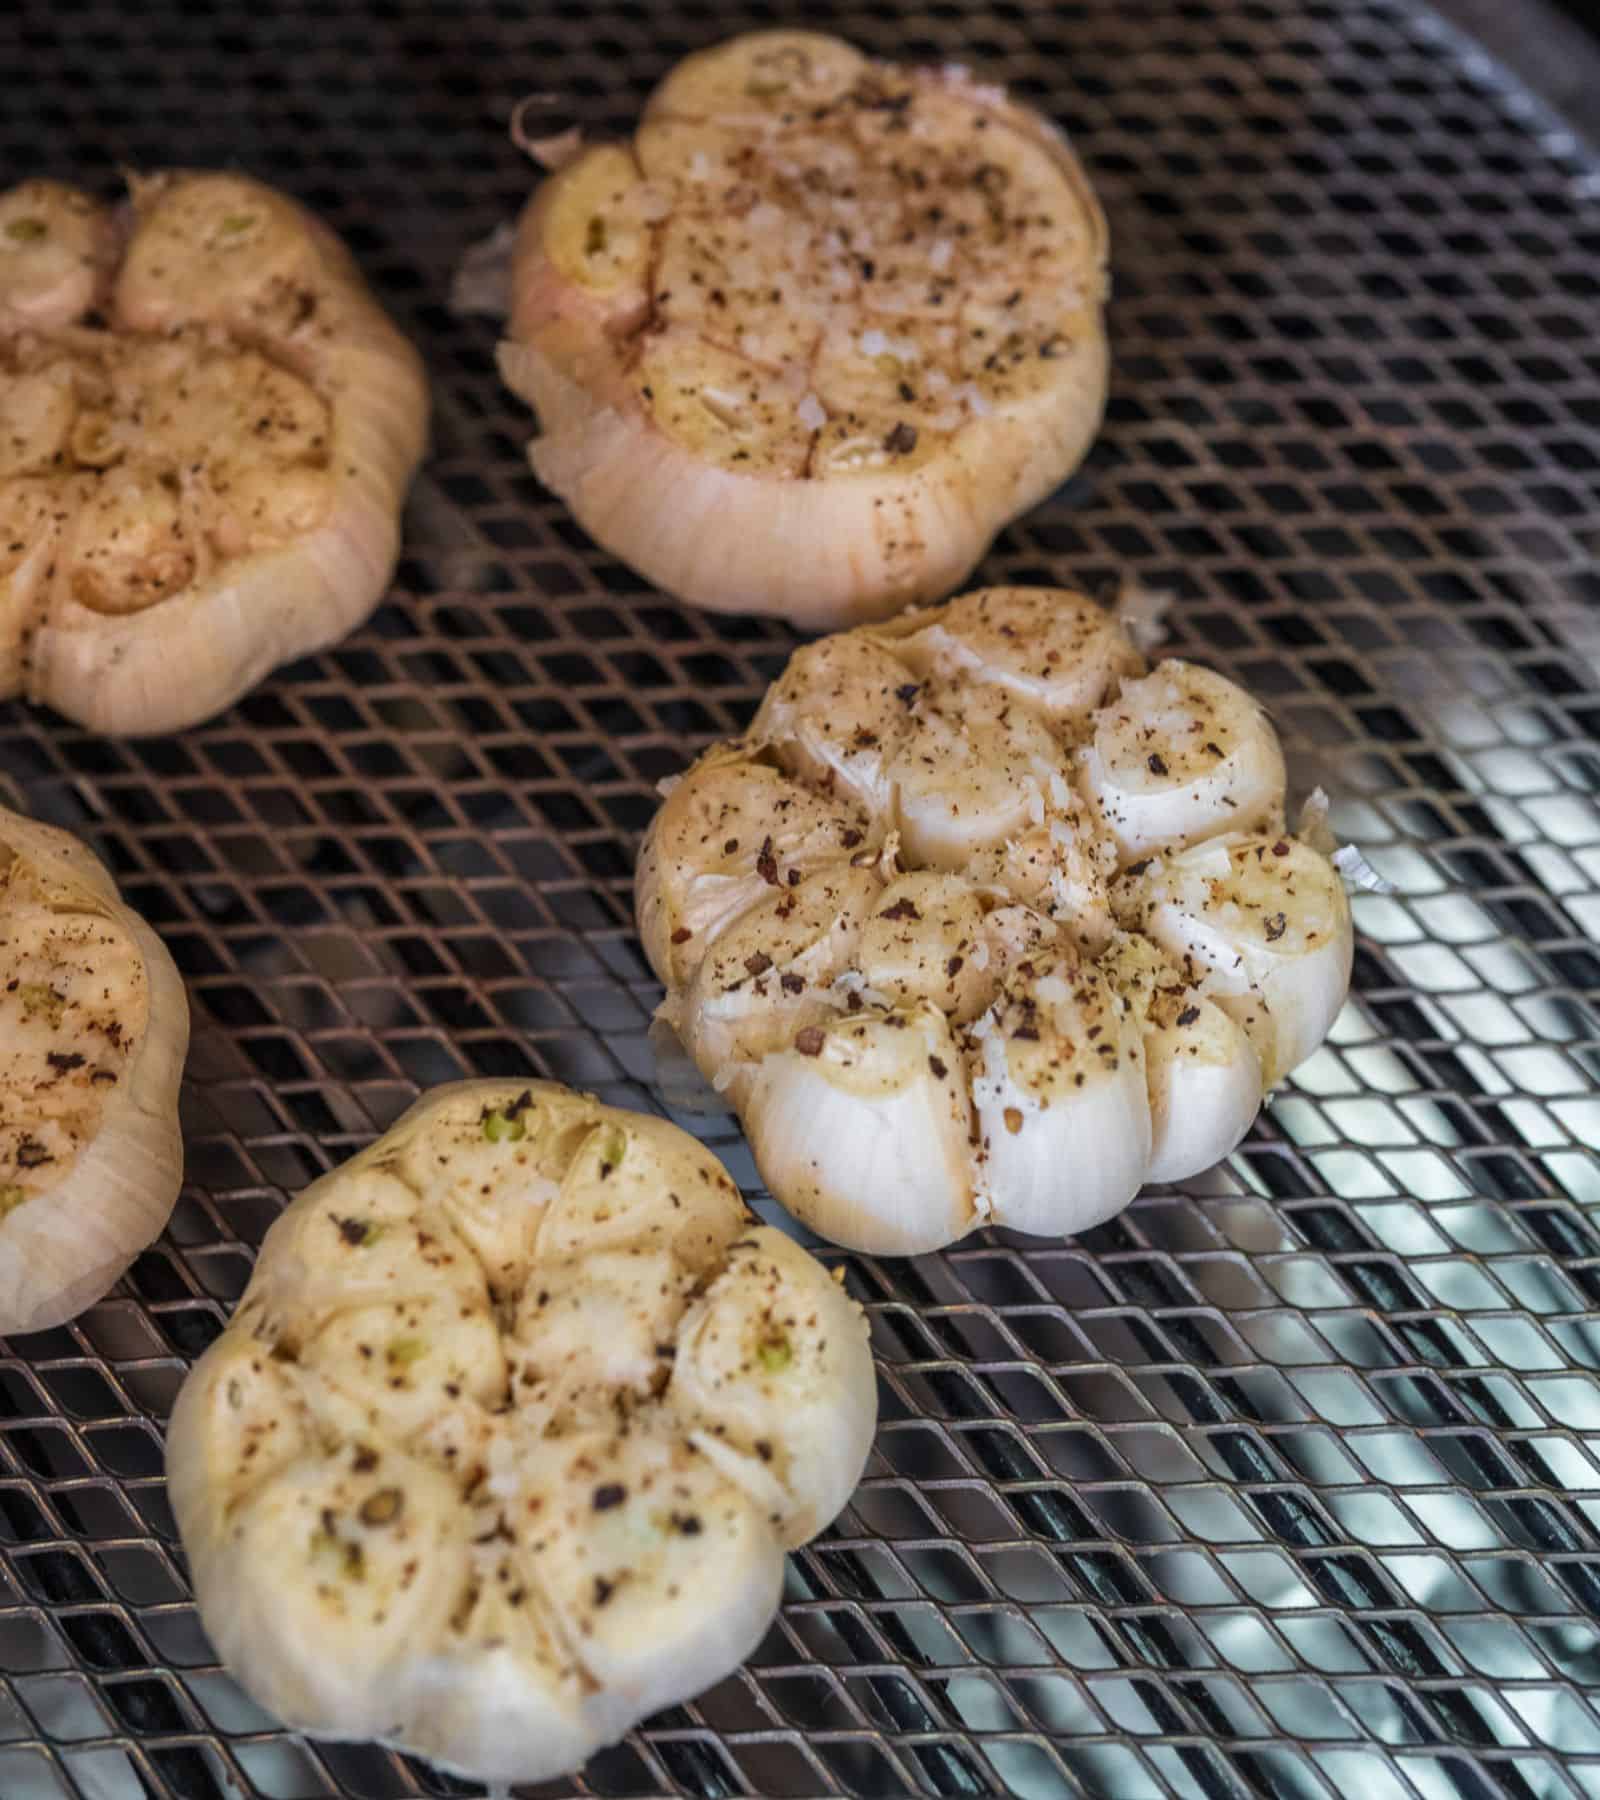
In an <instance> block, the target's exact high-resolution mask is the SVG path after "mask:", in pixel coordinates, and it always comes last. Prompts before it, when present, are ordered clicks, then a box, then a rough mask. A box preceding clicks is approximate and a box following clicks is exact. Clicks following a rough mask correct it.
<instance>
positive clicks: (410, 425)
mask: <svg viewBox="0 0 1600 1800" xmlns="http://www.w3.org/2000/svg"><path fill="white" fill-rule="evenodd" d="M130 185H131V194H132V203H131V216H130V218H129V220H128V221H127V222H126V223H125V224H123V223H119V222H118V221H117V220H116V219H114V217H113V215H112V214H111V212H110V211H109V210H108V209H106V208H104V207H102V206H100V205H99V204H98V203H97V202H95V201H94V200H92V199H91V198H90V197H89V196H87V195H85V194H82V193H80V192H78V191H76V190H75V189H71V188H66V187H61V186H59V185H57V184H53V183H47V182H28V183H24V184H23V185H22V186H21V187H18V188H13V189H10V190H8V191H7V192H6V193H4V194H0V414H3V415H4V417H5V418H6V420H7V425H6V427H4V428H0V697H4V696H6V695H9V694H13V693H21V694H23V695H24V696H25V697H26V698H27V699H29V700H32V701H35V702H38V703H40V704H44V705H49V706H53V707H54V708H56V710H57V711H59V712H62V713H65V714H66V715H67V716H68V717H69V718H72V719H75V720H77V721H78V722H79V723H80V724H84V725H87V726H89V727H91V728H92V729H95V730H100V731H106V732H113V733H119V734H129V735H134V734H140V733H150V732H160V731H173V730H178V729H181V728H183V727H185V726H188V725H192V724H196V723H198V722H199V721H201V720H203V719H206V718H209V717H210V716H211V715H212V714H214V713H216V712H218V711H220V710H221V709H222V708H223V707H225V706H227V705H229V704H230V703H231V702H232V701H233V700H235V699H237V698H238V697H239V695H241V694H243V693H244V692H246V691H247V690H248V689H249V688H251V687H252V686H254V685H255V683H256V682H258V681H259V680H260V679H261V677H262V676H263V675H265V674H266V673H267V672H268V670H270V669H272V668H274V667H275V666H276V665H277V664H279V663H281V662H285V661H287V660H289V659H290V658H292V657H295V656H299V655H302V654H304V653H305V652H307V651H311V650H316V649H320V648H322V647H323V646H324V645H326V644H329V643H332V642H334V641H336V640H337V639H338V638H340V637H342V636H344V635H345V633H347V632H348V631H350V630H351V629H352V628H353V627H354V626H356V625H357V624H359V623H360V622H361V621H362V620H363V619H364V618H365V617H366V616H367V614H368V613H369V612H370V611H371V610H372V608H373V607H374V606H375V605H376V604H377V602H378V601H379V599H380V598H381V597H382V595H383V592H384V590H385V588H386V587H387V585H388V582H389V578H390V576H391V574H392V573H393V569H394V565H395V559H396V557H397V555H398V550H399V514H400V506H401V502H402V501H403V499H404V496H405V491H406V488H407V487H408V485H409V483H410V480H411V477H412V475H413V473H414V472H415V469H416V466H417V463H418V461H419V459H420V457H421V454H422V447H423V439H424V435H425V431H426V425H427V411H428V402H427V388H426V384H425V380H424V377H423V372H422V366H421V361H420V359H419V358H418V356H417V354H416V352H415V351H414V350H413V349H412V347H411V346H410V344H409V343H407V341H406V340H405V339H404V338H403V337H402V336H401V335H400V333H399V332H398V331H397V330H396V329H395V327H394V326H393V325H392V324H391V323H390V322H389V320H388V319H387V318H386V317H385V315H384V314H383V312H382V311H381V309H380V308H379V307H378V305H377V303H376V302H375V301H374V300H373V298H372V297H371V295H370V294H369V292H368V291H367V289H366V286H365V284H364V283H363V281H362V278H361V275H360V273H359V271H358V270H357V268H356V266H355V263H354V262H353V260H352V259H351V257H350V254H349V252H348V251H347V250H346V249H345V248H344V246H343V245H342V244H341V243H340V242H339V241H338V239H337V238H335V237H334V235H333V234H332V232H330V231H329V230H328V229H327V227H326V226H324V225H322V224H321V223H320V222H319V221H318V220H316V219H315V218H313V217H312V215H311V214H309V213H307V212H306V211H304V210H303V209H302V208H301V207H299V206H297V205H296V204H295V203H294V202H293V201H291V200H289V199H288V198H287V197H286V196H284V195H282V194H279V193H277V192H275V191H274V190H273V189H271V188H269V187H266V186H264V185H263V184H262V183H260V182H256V181H252V180H250V179H249V178H247V177H245V176H242V175H235V174H204V173H195V172H185V171H171V172H168V173H164V174H159V175H152V176H135V177H133V178H131V183H130Z"/></svg>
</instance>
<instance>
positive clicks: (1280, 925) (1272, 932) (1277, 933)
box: [1262, 912, 1289, 944]
mask: <svg viewBox="0 0 1600 1800" xmlns="http://www.w3.org/2000/svg"><path fill="white" fill-rule="evenodd" d="M1262 929H1263V930H1264V931H1265V932H1266V934H1267V942H1268V943H1269V944H1275V943H1277V941H1278V939H1279V938H1281V937H1282V936H1283V934H1284V933H1285V932H1286V931H1287V930H1288V929H1289V921H1288V919H1287V918H1286V917H1285V916H1284V915H1283V914H1282V913H1281V912H1277V913H1274V914H1273V915H1272V917H1271V918H1270V919H1268V920H1267V921H1266V923H1265V925H1264V926H1263V927H1262Z"/></svg>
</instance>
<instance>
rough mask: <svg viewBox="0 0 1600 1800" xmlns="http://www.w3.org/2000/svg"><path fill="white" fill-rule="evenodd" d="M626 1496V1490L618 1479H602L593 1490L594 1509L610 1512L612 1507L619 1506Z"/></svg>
mask: <svg viewBox="0 0 1600 1800" xmlns="http://www.w3.org/2000/svg"><path fill="white" fill-rule="evenodd" d="M627 1497H628V1490H627V1489H626V1488H625V1487H624V1486H623V1485H622V1483H621V1482H620V1481H603V1482H601V1484H600V1486H599V1487H597V1488H596V1489H595V1491H594V1509H595V1511H596V1512H610V1511H611V1509H612V1507H614V1506H621V1504H622V1503H623V1501H624V1500H626V1499H627Z"/></svg>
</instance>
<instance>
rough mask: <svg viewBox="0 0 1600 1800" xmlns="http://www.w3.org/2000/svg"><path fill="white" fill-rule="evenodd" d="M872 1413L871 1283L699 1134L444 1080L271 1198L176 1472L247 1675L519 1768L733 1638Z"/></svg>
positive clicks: (741, 1635)
mask: <svg viewBox="0 0 1600 1800" xmlns="http://www.w3.org/2000/svg"><path fill="white" fill-rule="evenodd" d="M876 1416H877V1400H876V1388H875V1383H874V1377H873V1370H872V1359H871V1354H870V1351H869V1349H868V1346H867V1333H866V1324H865V1320H864V1318H863V1316H862V1313H861V1309H860V1308H859V1307H858V1306H857V1305H856V1304H855V1302H853V1301H852V1300H850V1299H849V1298H848V1296H847V1295H846V1294H845V1293H844V1292H843V1290H842V1288H841V1287H840V1286H839V1284H838V1283H837V1282H836V1281H834V1280H833V1279H831V1278H830V1276H829V1274H828V1271H827V1270H826V1269H824V1268H823V1267H822V1266H821V1264H819V1263H818V1262H816V1261H815V1259H814V1258H812V1257H811V1256H810V1255H809V1254H807V1253H806V1252H805V1251H803V1250H801V1249H800V1248H799V1247H798V1246H797V1245H795V1244H794V1243H793V1242H792V1241H791V1240H789V1239H788V1238H785V1237H784V1236H783V1235H782V1234H781V1233H779V1232H777V1231H774V1230H772V1229H771V1228H769V1227H766V1226H761V1225H757V1224H756V1223H755V1222H754V1221H753V1219H752V1218H751V1216H750V1215H749V1214H748V1213H747V1212H746V1210H745V1207H744V1204H743V1202H742V1201H741V1199H740V1197H739V1192H738V1189H737V1188H736V1187H735V1186H734V1185H733V1183H732V1182H731V1181H730V1180H729V1178H728V1176H727V1175H726V1174H725V1173H724V1171H723V1170H722V1168H721V1167H720V1165H719V1164H718V1163H717V1162H716V1161H715V1160H714V1159H713V1158H712V1157H711V1156H710V1155H709V1154H708V1153H707V1152H706V1151H705V1150H704V1149H702V1148H701V1146H700V1145H698V1144H697V1143H695V1142H694V1140H693V1139H692V1138H690V1137H689V1136H688V1135H687V1134H686V1133H684V1132H681V1131H679V1130H678V1129H677V1128H676V1127H675V1126H672V1125H669V1124H667V1123H666V1122H665V1121H663V1120H660V1119H654V1118H649V1117H645V1116H642V1115H638V1114H633V1113H627V1112H622V1111H619V1110H617V1109H615V1108H612V1107H607V1106H602V1105H601V1104H600V1103H599V1102H598V1101H596V1100H594V1099H592V1098H590V1097H588V1096H585V1095H580V1094H576V1093H573V1092H572V1091H570V1090H569V1089H566V1088H562V1087H559V1086H557V1085H555V1084H554V1083H550V1082H532V1083H528V1084H525V1085H524V1084H519V1083H515V1082H504V1081H500V1082H494V1081H486V1082H461V1083H456V1084H452V1085H450V1086H447V1087H443V1088H438V1089H436V1090H434V1091H433V1092H432V1093H431V1094H429V1095H428V1096H427V1097H426V1098H424V1099H423V1100H421V1101H419V1102H418V1103H417V1104H416V1105H415V1106H414V1107H412V1108H411V1110H410V1111H409V1112H408V1113H406V1114H405V1115H404V1117H402V1118H401V1119H400V1120H399V1121H397V1123H396V1124H395V1125H394V1126H392V1127H391V1128H390V1130H389V1131H388V1132H386V1133H385V1134H384V1136H383V1137H382V1138H380V1139H379V1140H378V1141H377V1142H376V1143H375V1144H373V1145H371V1146H370V1147H369V1148H368V1149H366V1150H364V1151H363V1152H361V1154H360V1155H358V1156H356V1157H354V1158H353V1159H352V1160H351V1161H350V1162H348V1163H346V1164H345V1165H344V1166H343V1167H342V1168H339V1169H336V1170H335V1171H333V1173H331V1174H329V1175H327V1176H325V1177H323V1179H322V1180H320V1181H318V1182H316V1183H314V1184H313V1185H312V1186H311V1187H310V1188H308V1189H307V1190H306V1191H305V1193H303V1194H302V1195H301V1196H300V1197H299V1198H298V1199H297V1200H296V1201H295V1202H294V1203H293V1204H292V1205H291V1206H290V1207H289V1209H288V1210H287V1211H286V1212H285V1213H284V1214H283V1216H282V1217H281V1218H280V1219H279V1220H278V1221H277V1222H276V1223H275V1224H274V1225H273V1227H272V1229H271V1230H270V1231H269V1232H268V1234H267V1237H266V1240H265V1241H264V1243H263V1244H262V1247H261V1253H260V1256H259V1258H258V1260H257V1264H256V1270H255V1274H254V1276H253V1277H252V1279H251V1282H250V1285H249V1287H248V1288H247V1289H246V1291H245V1294H244V1296H243V1298H242V1299H241V1301H240V1303H239V1307H238V1310H237V1312H236V1313H235V1314H234V1317H233V1319H232V1321H231V1322H230V1324H229V1326H228V1328H227V1329H226V1330H225V1331H224V1332H223V1334H222V1336H221V1337H220V1338H219V1339H218V1340H217V1342H216V1343H215V1344H213V1345H212V1346H211V1348H210V1349H209V1350H208V1351H207V1352H206V1354H205V1355H204V1356H203V1357H202V1358H201V1359H200V1361H199V1362H198V1363H197V1364H196V1366H195V1368H194V1370H193V1372H192V1373H191V1375H190V1377H189V1380H188V1381H187V1382H186V1384H185V1386H184V1388H183V1390H182V1392H181V1393H180V1395H179V1397H178V1402H177V1406H176V1408H175V1409H174V1412H173V1417H172V1422H171V1426H170V1428H169V1431H168V1439H167V1476H168V1490H169V1493H170V1495H171V1498H172V1504H173V1510H174V1513H175V1514H176V1517H177V1521H178V1527H179V1530H180V1532H181V1533H182V1536H183V1542H184V1547H185V1549H186V1551H187V1553H188V1557H189V1563H190V1568H191V1570H192V1573H193V1578H194V1585H195V1591H196V1596H197V1598H198V1601H199V1605H200V1610H201V1616H202V1618H203V1620H204V1622H205V1625H206V1629H207V1631H208V1633H209V1635H210V1637H211V1640H212V1642H213V1643H214V1644H215V1645H216V1647H217V1650H218V1651H219V1653H220V1654H221V1656H222V1658H223V1660H224V1661H225V1662H226V1663H227V1664H228V1665H229V1666H230V1667H231V1668H232V1670H233V1672H234V1674H235V1675H236V1677H237V1678H238V1679H239V1680H240V1682H241V1683H242V1684H243V1685H244V1686H245V1688H246V1689H247V1690H248V1691H249V1692H250V1693H251V1694H252V1695H253V1696H254V1697H255V1698H256V1699H257V1700H258V1701H259V1702H260V1703H261V1704H262V1705H264V1706H267V1707H269V1708H270V1709H272V1710H273V1711H274V1712H276V1713H277V1714H278V1715H279V1716H280V1717H282V1718H283V1719H284V1720H285V1722H286V1723H288V1724H289V1725H291V1726H292V1727H293V1728H295V1729H297V1730H301V1731H305V1732H308V1733H310V1734H312V1735H314V1736H319V1737H332V1738H365V1737H376V1738H379V1739H381V1740H382V1741H384V1742H385V1743H388V1744H390V1745H392V1746H394V1747H395V1748H398V1749H402V1750H406V1751H409V1752H413V1753H416V1754H419V1755H422V1756H425V1757H427V1758H428V1759H429V1760H431V1761H433V1762H435V1763H437V1764H438V1765H439V1766H440V1767H441V1768H444V1769H447V1770H449V1771H451V1772H453V1773H455V1774H458V1775H461V1776H463V1777H466V1778H467V1779H474V1780H482V1781H489V1782H521V1781H530V1782H532V1781H542V1780H546V1779H548V1778H550V1777H553V1776H555V1775H559V1774H562V1773H564V1772H567V1771H569V1770H572V1769H574V1768H576V1767H577V1766H578V1765H579V1764H580V1763H582V1762H583V1761H584V1760H585V1759H586V1758H587V1757H588V1756H589V1755H591V1754H592V1753H593V1752H594V1751H595V1750H597V1749H599V1748H600V1747H601V1746H602V1745H604V1744H607V1743H611V1742H613V1741H615V1740H616V1739H617V1738H618V1737H620V1736H621V1735H622V1734H623V1733H624V1732H625V1731H627V1730H628V1729H629V1728H630V1727H631V1726H632V1725H633V1724H634V1723H636V1722H637V1721H638V1720H639V1719H640V1718H643V1717H644V1716H646V1715H647V1714H649V1713H651V1712H654V1711H656V1710H658V1709H659V1708H661V1707H663V1706H667V1705H671V1704H674V1703H676V1702H678V1701H681V1700H684V1699H686V1698H688V1697H690V1696H691V1695H693V1694H695V1693H698V1692H699V1691H700V1690H701V1689H702V1688H704V1687H706V1686H707V1685H709V1684H710V1683H712V1682H714V1681H716V1680H718V1679H719V1678H720V1677H722V1676H723V1675H725V1674H727V1673H728V1672H729V1671H730V1670H731V1669H733V1668H735V1667H736V1666H737V1665H738V1663H739V1662H740V1661H742V1660H743V1658H744V1657H745V1656H747V1655H748V1654H749V1653H750V1651H751V1650H752V1649H753V1648H754V1647H755V1645H756V1644H757V1642H758V1641H759V1640H760V1638H761V1636H762V1634H763V1633H764V1632H765V1631H766V1629H767V1627H768V1625H769V1624H770V1622H771V1619H772V1615H773V1612H774V1611H775V1610H776V1607H777V1604H778V1599H779V1593H780V1586H781V1581H782V1571H783V1553H784V1551H785V1549H788V1548H792V1547H794V1546H795V1545H798V1544H801V1543H804V1542H805V1541H806V1540H807V1539H808V1538H810V1537H812V1536H813V1535H815V1533H816V1532H818V1531H820V1530H821V1529H822V1528H823V1527H824V1526H825V1525H826V1524H827V1523H828V1522H829V1520H831V1519H832V1518H833V1517H834V1515H835V1514H836V1513H837V1512H838V1511H839V1509H840V1508H841V1507H842V1506H843V1505H844V1504H845V1501H846V1500H847V1499H848V1498H849V1496H850V1493H851V1491H852V1490H853V1489H854V1487H855V1484H856V1482H857V1480H858V1479H859V1477H860V1474H861V1470H862V1468H863V1466H864V1465H865V1462H866V1458H867V1453H868V1449H869V1447H870V1444H871V1439H872V1433H873V1429H874V1426H875V1423H876Z"/></svg>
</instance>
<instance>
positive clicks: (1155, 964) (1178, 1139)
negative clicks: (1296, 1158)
mask: <svg viewBox="0 0 1600 1800" xmlns="http://www.w3.org/2000/svg"><path fill="white" fill-rule="evenodd" d="M1101 967H1102V968H1103V969H1104V970H1105V973H1106V978H1107V979H1108V980H1109V981H1110V983H1111V985H1112V987H1113V989H1114V990H1115V991H1116V992H1117V994H1118V995H1119V996H1121V997H1122V998H1123V999H1125V1000H1126V1001H1127V1002H1128V1003H1129V1004H1130V1006H1131V1008H1132V1016H1133V1018H1134V1020H1135V1021H1136V1023H1137V1025H1138V1028H1139V1030H1140V1034H1141V1036H1142V1038H1143V1041H1144V1065H1145V1079H1146V1082H1147V1084H1148V1087H1149V1096H1150V1128H1151V1143H1150V1166H1149V1168H1148V1169H1147V1170H1146V1171H1145V1180H1146V1181H1150V1182H1162V1181H1182V1180H1183V1179H1184V1178H1185V1177H1186V1176H1189V1175H1196V1174H1198V1173H1199V1172H1200V1171H1201V1170H1202V1169H1209V1168H1210V1167H1211V1166H1212V1165H1213V1164H1214V1163H1219V1162H1221V1161H1222V1159H1223V1157H1225V1156H1226V1155H1228V1153H1229V1152H1230V1151H1231V1150H1233V1149H1235V1148H1236V1147H1237V1145H1238V1144H1239V1142H1240V1140H1241V1139H1242V1138H1243V1137H1244V1135H1245V1133H1246V1132H1247V1131H1248V1130H1249V1129H1250V1127H1251V1125H1252V1124H1253V1123H1254V1121H1255V1116H1256V1114H1257V1113H1258V1112H1259V1111H1260V1110H1261V1065H1260V1063H1259V1061H1258V1060H1257V1058H1256V1053H1255V1050H1254V1049H1253V1048H1252V1047H1251V1043H1250V1040H1249V1038H1248V1037H1246V1036H1245V1034H1244V1032H1243V1030H1241V1028H1240V1027H1239V1026H1238V1025H1236V1024H1235V1023H1234V1022H1233V1020H1232V1019H1230V1018H1229V1017H1228V1015H1227V1014H1226V1013H1225V1012H1223V1010H1222V1009H1221V1007H1219V1006H1218V1005H1216V1004H1215V1003H1214V1002H1213V1001H1211V1000H1208V999H1207V998H1206V996H1205V995H1204V994H1202V993H1201V992H1200V991H1199V989H1198V988H1196V987H1193V986H1191V985H1190V984H1189V983H1188V982H1186V981H1185V980H1184V978H1183V976H1182V975H1181V974H1180V973H1179V971H1178V969H1177V968H1176V966H1175V965H1174V964H1173V963H1172V962H1171V961H1170V959H1169V958H1168V957H1166V956H1165V955H1164V954H1163V953H1162V952H1161V951H1160V950H1158V949H1157V948H1156V946H1155V945H1154V944H1152V943H1151V942H1150V940H1149V939H1148V938H1142V937H1135V936H1133V935H1131V934H1130V933H1127V932H1119V933H1118V934H1117V936H1116V939H1115V941H1114V942H1113V943H1112V945H1111V946H1110V948H1109V950H1108V951H1107V953H1106V955H1105V957H1104V958H1103V960H1102V963H1101Z"/></svg>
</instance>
